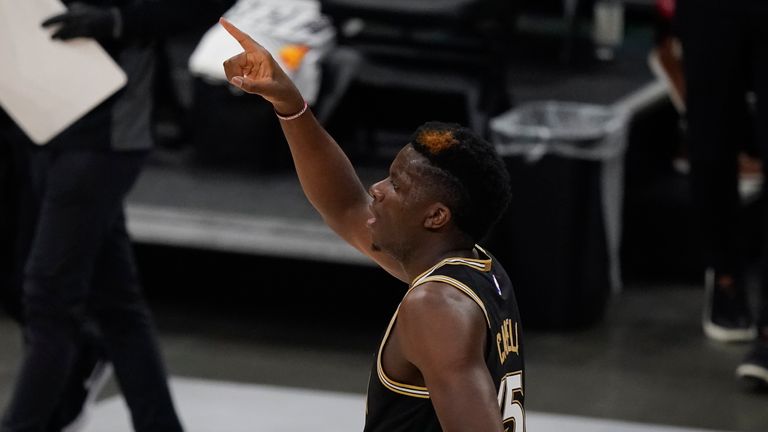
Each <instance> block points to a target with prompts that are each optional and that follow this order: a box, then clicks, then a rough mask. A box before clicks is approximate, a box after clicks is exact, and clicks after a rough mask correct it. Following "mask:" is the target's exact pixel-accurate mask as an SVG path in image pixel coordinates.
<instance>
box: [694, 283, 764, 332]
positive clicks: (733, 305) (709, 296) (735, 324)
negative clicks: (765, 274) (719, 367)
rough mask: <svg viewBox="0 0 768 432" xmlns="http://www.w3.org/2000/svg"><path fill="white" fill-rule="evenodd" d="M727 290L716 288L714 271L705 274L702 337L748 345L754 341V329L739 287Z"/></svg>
mask: <svg viewBox="0 0 768 432" xmlns="http://www.w3.org/2000/svg"><path fill="white" fill-rule="evenodd" d="M736 284H737V286H736V287H735V288H733V289H730V290H727V289H723V288H721V287H719V286H717V280H716V277H715V271H714V270H713V269H708V270H707V272H706V277H705V282H704V288H705V293H704V295H705V301H704V315H703V316H702V327H703V328H704V334H705V335H706V336H707V337H708V338H710V339H712V340H716V341H718V342H748V341H752V340H754V339H755V338H756V337H757V328H756V327H755V324H754V321H753V320H752V314H751V313H750V312H749V307H748V306H747V296H746V292H745V289H744V288H743V285H742V284H741V283H740V282H736Z"/></svg>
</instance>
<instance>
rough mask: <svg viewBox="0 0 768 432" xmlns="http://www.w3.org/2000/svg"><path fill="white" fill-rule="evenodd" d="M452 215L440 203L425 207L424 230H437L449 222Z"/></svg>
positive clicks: (446, 207)
mask: <svg viewBox="0 0 768 432" xmlns="http://www.w3.org/2000/svg"><path fill="white" fill-rule="evenodd" d="M452 217H453V215H452V214H451V209H449V208H448V206H446V205H445V204H443V203H441V202H436V203H434V204H432V205H430V206H429V207H427V212H426V217H425V218H424V228H426V229H429V230H438V229H440V228H442V227H444V226H446V225H447V224H448V222H450V220H451V218H452Z"/></svg>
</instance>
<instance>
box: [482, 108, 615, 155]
mask: <svg viewBox="0 0 768 432" xmlns="http://www.w3.org/2000/svg"><path fill="white" fill-rule="evenodd" d="M621 124H622V122H621V121H620V119H619V113H618V112H616V110H614V109H611V108H609V107H607V106H602V105H593V104H584V103H577V102H559V101H541V102H529V103H525V104H522V105H520V106H518V107H516V108H513V109H512V110H510V111H507V112H506V113H504V114H501V115H499V116H497V117H495V118H493V119H492V120H491V123H490V127H491V132H492V133H493V134H494V135H496V137H497V138H500V139H501V140H503V141H512V142H521V141H522V142H531V141H535V142H552V141H558V142H569V143H572V144H577V145H578V144H580V143H583V144H586V143H590V142H595V141H598V140H600V139H602V138H604V137H605V136H606V135H608V134H610V133H611V132H614V131H615V130H616V129H618V128H619V127H621Z"/></svg>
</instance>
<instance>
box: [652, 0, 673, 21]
mask: <svg viewBox="0 0 768 432" xmlns="http://www.w3.org/2000/svg"><path fill="white" fill-rule="evenodd" d="M656 10H657V11H658V12H659V15H661V16H662V18H664V19H669V20H671V19H672V17H674V16H675V0H656Z"/></svg>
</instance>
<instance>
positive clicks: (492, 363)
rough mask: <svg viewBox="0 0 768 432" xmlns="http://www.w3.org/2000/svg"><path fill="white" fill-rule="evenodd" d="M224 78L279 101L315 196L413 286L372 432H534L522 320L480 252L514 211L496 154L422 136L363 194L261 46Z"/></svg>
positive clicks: (385, 345)
mask: <svg viewBox="0 0 768 432" xmlns="http://www.w3.org/2000/svg"><path fill="white" fill-rule="evenodd" d="M221 24H222V25H223V26H224V28H225V29H226V30H227V31H228V32H229V33H230V34H231V35H232V36H234V37H235V39H237V40H238V42H239V43H240V45H241V46H242V47H243V49H244V50H245V51H244V52H243V53H241V54H239V55H237V56H234V57H232V58H230V59H229V60H227V61H226V62H225V63H224V69H225V71H226V75H227V79H228V80H230V82H231V83H232V84H233V85H234V86H236V87H238V88H240V89H242V90H244V91H246V92H248V93H254V94H258V95H260V96H261V97H263V98H264V99H266V100H267V101H269V102H271V103H272V105H273V106H274V108H275V111H276V113H277V116H278V117H279V118H280V119H281V125H282V128H283V132H284V133H285V136H286V138H287V140H288V143H289V146H290V149H291V153H292V155H293V159H294V162H295V165H296V171H297V173H298V176H299V180H300V181H301V185H302V188H303V189H304V192H305V194H306V195H307V198H308V199H309V200H310V202H311V203H312V204H313V205H314V207H315V208H316V209H317V210H318V211H319V212H320V214H321V215H322V216H323V219H324V220H325V222H326V223H327V224H328V225H329V226H330V227H331V228H332V229H333V230H335V231H336V232H337V233H338V234H339V235H340V236H341V237H342V238H343V239H344V240H346V241H347V242H349V243H350V244H351V245H352V246H354V247H355V248H357V249H358V250H360V251H361V252H362V253H364V254H366V255H368V256H369V257H371V258H372V259H373V260H374V261H376V262H377V263H378V264H379V265H380V266H381V267H383V268H384V269H385V270H387V271H388V272H389V273H391V274H392V275H393V276H395V277H396V278H398V279H400V280H402V281H405V282H407V283H409V284H410V288H409V290H408V292H407V293H406V294H405V296H404V298H403V300H402V302H401V303H400V306H399V307H398V309H397V311H396V312H395V314H394V317H393V318H392V321H391V322H390V324H389V328H388V329H387V331H386V334H385V336H384V338H383V341H382V343H381V346H380V348H379V352H378V356H377V360H376V364H375V366H374V368H373V371H372V373H371V378H370V383H369V386H368V399H367V414H366V422H365V431H370V432H374V431H387V432H400V431H414V432H416V431H418V432H428V431H440V430H446V431H468V432H482V431H496V432H501V431H510V432H512V431H515V432H523V431H524V430H525V414H524V410H523V356H522V354H523V352H522V346H521V343H520V341H521V333H520V332H521V328H520V318H519V314H518V311H517V306H516V302H515V297H514V293H513V291H512V286H511V284H510V282H509V278H508V277H507V275H506V273H505V272H504V269H503V268H502V267H501V266H500V265H499V263H498V262H496V261H495V260H494V259H493V257H492V256H491V255H490V254H489V253H487V252H486V251H484V250H483V249H482V248H481V247H480V246H477V245H476V244H475V242H476V241H477V240H478V239H479V238H481V237H482V236H483V235H484V234H485V233H486V231H487V230H488V228H489V227H490V226H491V225H492V224H493V223H494V222H495V221H496V220H497V219H498V217H499V216H500V215H501V213H502V212H503V211H504V209H505V208H506V206H507V203H508V201H509V177H508V174H507V172H506V170H505V167H504V164H503V162H502V161H501V160H500V159H499V157H498V155H496V153H495V152H494V150H493V147H492V146H491V145H490V144H488V143H487V142H485V141H483V140H482V139H480V138H479V137H478V136H476V135H475V134H473V133H472V132H471V131H469V130H467V129H465V128H462V127H459V126H458V125H451V124H444V123H436V122H434V123H427V124H425V125H423V126H421V127H420V128H419V129H418V130H417V131H416V133H415V134H414V136H413V139H412V141H411V143H410V144H408V145H406V146H405V147H404V148H403V149H402V150H401V151H400V152H399V153H398V155H397V156H396V157H395V160H394V161H393V162H392V165H391V166H390V170H389V177H387V178H386V179H384V180H382V181H380V182H378V183H376V184H374V185H373V186H371V187H370V188H369V189H368V190H367V191H366V190H365V188H364V187H363V186H362V184H361V182H360V179H359V178H358V177H357V175H356V174H355V171H354V169H353V168H352V165H351V164H350V162H349V160H348V159H347V157H346V156H345V155H344V153H343V151H342V150H341V149H340V147H339V146H338V145H337V144H336V142H335V141H334V140H333V138H331V137H330V136H329V135H328V134H327V132H326V131H325V130H324V129H323V128H322V126H320V124H319V123H318V122H317V120H316V119H315V117H314V116H313V115H312V112H311V111H309V110H308V109H307V104H306V102H304V100H303V98H302V96H301V94H300V93H299V91H298V89H297V88H296V87H295V86H294V84H293V83H292V82H291V80H290V79H289V78H288V76H287V75H286V74H285V73H284V72H283V70H282V69H281V68H280V66H279V65H278V64H277V63H276V62H275V60H274V59H273V58H272V56H271V55H270V54H269V53H268V52H267V51H266V50H265V49H264V48H263V47H262V46H260V45H259V44H258V43H256V42H255V41H254V40H253V39H251V38H250V37H249V36H248V35H246V34H245V33H242V32H241V31H240V30H239V29H237V28H236V27H235V26H234V25H232V24H231V23H229V22H228V21H226V20H224V19H222V20H221Z"/></svg>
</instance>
